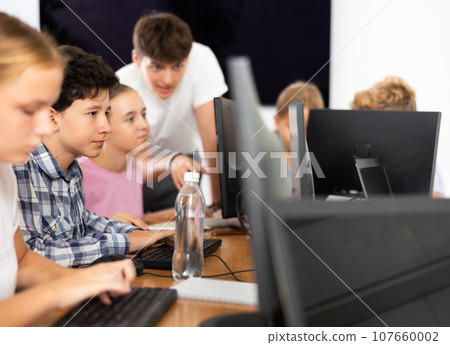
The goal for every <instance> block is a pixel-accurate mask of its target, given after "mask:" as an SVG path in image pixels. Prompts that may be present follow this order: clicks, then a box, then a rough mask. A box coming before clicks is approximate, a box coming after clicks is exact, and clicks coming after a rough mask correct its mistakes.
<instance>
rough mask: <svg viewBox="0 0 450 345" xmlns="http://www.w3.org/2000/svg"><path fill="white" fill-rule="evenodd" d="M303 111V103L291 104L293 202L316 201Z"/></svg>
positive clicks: (290, 130) (290, 131)
mask: <svg viewBox="0 0 450 345" xmlns="http://www.w3.org/2000/svg"><path fill="white" fill-rule="evenodd" d="M303 110H304V106H303V101H297V102H293V103H291V104H289V136H290V144H291V152H290V153H291V167H290V168H291V183H292V200H305V199H311V200H314V181H313V175H312V165H311V158H310V156H309V152H308V144H307V142H306V129H305V119H304V113H303Z"/></svg>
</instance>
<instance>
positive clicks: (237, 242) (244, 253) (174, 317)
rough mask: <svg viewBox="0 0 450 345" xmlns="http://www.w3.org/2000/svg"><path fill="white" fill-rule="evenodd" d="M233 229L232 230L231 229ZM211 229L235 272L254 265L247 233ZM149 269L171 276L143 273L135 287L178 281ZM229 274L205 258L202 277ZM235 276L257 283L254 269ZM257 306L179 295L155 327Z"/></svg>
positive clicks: (44, 322) (47, 319) (51, 317)
mask: <svg viewBox="0 0 450 345" xmlns="http://www.w3.org/2000/svg"><path fill="white" fill-rule="evenodd" d="M230 230H231V229H230ZM211 232H212V231H209V230H208V231H205V235H204V237H205V238H219V239H222V246H221V247H220V248H219V249H218V250H217V251H216V252H214V254H216V255H218V256H220V257H221V258H222V259H223V260H224V261H225V262H226V263H227V265H228V266H229V267H230V269H231V270H232V271H233V272H235V271H241V270H247V269H252V268H254V265H253V256H252V251H251V245H250V239H249V238H248V237H247V236H245V235H225V236H215V237H212V236H211ZM146 271H147V272H153V273H156V274H160V275H165V276H170V277H169V278H162V277H155V276H151V275H143V276H140V277H138V278H136V279H135V281H134V282H133V284H132V285H133V286H140V287H164V288H169V287H171V286H172V285H174V284H177V283H179V282H176V281H174V279H173V278H172V271H167V270H146ZM222 273H228V270H227V269H226V267H225V266H224V265H223V263H222V262H221V261H220V260H219V259H218V258H215V257H207V258H205V264H204V268H203V274H202V275H203V276H208V275H216V274H222ZM236 276H237V277H238V278H239V279H241V280H243V281H247V282H255V281H256V275H255V272H254V271H252V272H246V273H238V274H236ZM217 279H224V280H235V279H234V278H233V276H232V275H226V276H222V277H218V278H217ZM69 310H70V308H68V309H67V310H66V311H55V312H51V313H49V314H47V315H45V316H44V317H42V318H41V319H40V320H39V321H38V322H37V323H36V324H35V325H34V326H51V325H52V324H53V323H55V322H56V321H57V320H58V319H59V318H60V317H62V316H63V315H64V314H65V313H66V312H68V311H69ZM257 310H258V308H257V307H251V306H245V305H239V304H230V303H219V302H207V301H200V300H192V299H185V298H177V300H176V301H175V303H174V304H173V305H172V306H171V307H170V309H169V310H167V312H166V313H165V314H164V316H163V317H162V318H161V320H160V321H159V322H158V324H157V325H156V326H171V327H179V326H198V325H199V324H200V323H201V322H202V321H204V320H206V319H208V318H210V317H213V316H218V315H225V314H233V313H252V312H255V311H257Z"/></svg>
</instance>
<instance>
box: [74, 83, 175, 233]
mask: <svg viewBox="0 0 450 345" xmlns="http://www.w3.org/2000/svg"><path fill="white" fill-rule="evenodd" d="M110 100H111V112H110V117H109V121H110V125H111V135H110V137H109V139H108V141H107V142H106V143H105V146H104V148H103V151H102V153H101V154H100V156H98V157H96V158H87V157H82V158H80V159H79V160H78V163H79V164H80V167H81V169H82V171H83V189H84V194H85V201H86V208H87V209H88V210H89V211H92V212H94V213H96V214H98V215H100V216H104V217H109V218H112V219H115V220H120V221H122V222H125V223H133V224H134V223H136V221H135V220H134V219H133V218H134V217H138V218H140V219H143V220H144V221H145V222H146V223H149V224H150V223H157V222H163V221H168V220H170V219H171V218H174V209H168V210H164V211H159V212H155V213H151V214H150V213H149V214H146V215H144V213H143V210H144V207H143V199H142V183H145V180H146V179H145V178H143V175H144V174H143V171H142V166H143V165H142V164H141V163H142V162H137V160H136V159H134V158H133V157H128V158H127V156H128V154H129V153H130V152H131V151H133V150H135V149H136V148H137V147H140V145H142V151H144V150H146V149H147V150H148V146H147V145H145V143H146V141H147V139H148V137H149V133H150V126H149V124H148V122H147V119H146V118H145V116H146V109H145V105H144V103H143V101H142V99H141V98H140V96H139V95H138V93H137V92H136V91H134V90H133V89H131V88H129V87H128V86H125V85H120V86H119V88H117V89H115V90H113V91H112V92H111V95H110ZM140 153H141V152H140ZM135 156H138V155H135ZM127 159H128V164H131V165H130V166H129V167H128V171H127ZM131 167H132V169H130V168H131ZM133 169H134V170H135V171H133ZM130 172H131V174H130ZM127 173H128V175H129V176H127Z"/></svg>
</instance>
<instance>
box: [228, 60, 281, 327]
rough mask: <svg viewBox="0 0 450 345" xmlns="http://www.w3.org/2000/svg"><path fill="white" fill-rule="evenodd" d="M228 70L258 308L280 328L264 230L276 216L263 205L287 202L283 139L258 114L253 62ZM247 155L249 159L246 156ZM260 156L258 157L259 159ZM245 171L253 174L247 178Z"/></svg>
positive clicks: (232, 62) (235, 64) (231, 64)
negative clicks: (269, 220)
mask: <svg viewBox="0 0 450 345" xmlns="http://www.w3.org/2000/svg"><path fill="white" fill-rule="evenodd" d="M228 71H229V80H230V84H229V85H230V93H231V96H232V99H233V100H234V101H235V102H236V114H235V115H236V122H237V123H238V126H237V134H238V143H239V151H240V152H241V154H240V155H239V157H240V159H241V161H242V167H243V171H244V176H245V178H244V177H243V178H241V184H242V187H243V190H245V198H244V202H245V208H246V212H247V215H248V220H249V224H250V228H251V230H252V248H253V256H254V262H255V267H256V277H257V282H258V295H259V305H260V309H261V311H262V313H264V314H266V315H269V323H270V324H273V325H281V324H282V321H281V319H280V317H281V312H280V304H279V298H278V291H277V286H276V282H275V273H274V270H273V266H272V258H271V255H270V251H269V244H268V240H267V235H266V230H265V224H266V223H267V222H268V219H269V218H270V217H272V216H273V215H272V214H271V213H270V212H269V211H268V210H267V209H266V206H265V205H264V203H265V201H267V200H275V199H276V200H278V199H280V200H285V201H287V200H288V183H287V176H286V177H284V178H282V177H281V175H280V164H282V163H281V161H280V159H279V158H276V157H273V155H272V153H273V152H277V153H281V152H282V147H281V140H280V138H279V137H278V136H277V135H276V134H275V133H273V132H271V131H269V130H268V128H267V127H266V126H265V125H264V122H263V120H262V118H261V115H260V114H259V111H258V109H259V98H258V94H257V89H256V86H255V83H254V78H253V74H252V71H251V63H250V60H249V59H248V58H246V57H238V58H233V59H230V60H229V62H228ZM244 153H246V157H247V158H245V157H244ZM250 157H251V158H253V159H255V160H252V159H251V158H250ZM257 157H259V158H258V159H256V158H257ZM277 157H278V156H277ZM244 158H245V159H244ZM256 162H257V163H258V164H257V167H256V166H255V163H256ZM258 169H260V170H258ZM246 172H249V173H250V174H249V175H246Z"/></svg>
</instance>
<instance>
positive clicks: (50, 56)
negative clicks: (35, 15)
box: [0, 12, 65, 83]
mask: <svg viewBox="0 0 450 345" xmlns="http://www.w3.org/2000/svg"><path fill="white" fill-rule="evenodd" d="M35 65H42V66H53V65H56V66H59V67H61V69H62V68H64V65H65V59H64V58H63V57H62V56H61V54H60V53H59V51H58V48H57V46H56V44H55V42H54V41H53V39H52V38H51V37H50V36H47V35H45V34H42V33H40V32H38V31H37V30H36V29H33V28H31V27H30V26H28V25H27V24H25V23H23V22H21V21H20V20H19V19H17V18H16V17H13V16H10V15H8V14H6V13H3V12H0V83H5V82H6V81H8V80H9V79H10V78H13V77H15V76H17V75H19V74H21V73H22V72H24V71H25V70H26V69H27V68H29V67H31V66H35Z"/></svg>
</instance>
